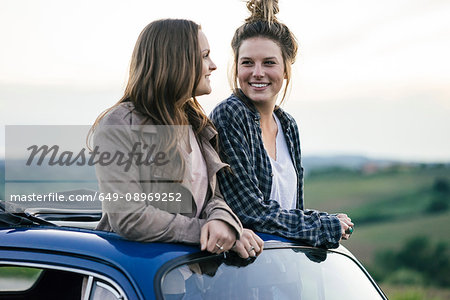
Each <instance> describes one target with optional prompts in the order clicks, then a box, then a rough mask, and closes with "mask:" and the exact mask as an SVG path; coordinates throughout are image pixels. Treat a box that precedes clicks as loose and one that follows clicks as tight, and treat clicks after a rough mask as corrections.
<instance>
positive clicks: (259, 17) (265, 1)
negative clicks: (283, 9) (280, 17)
mask: <svg viewBox="0 0 450 300" xmlns="http://www.w3.org/2000/svg"><path fill="white" fill-rule="evenodd" d="M247 8H248V10H249V11H250V13H251V16H250V17H248V18H247V19H245V21H246V22H247V23H250V22H255V21H266V22H268V23H269V24H271V23H274V22H277V17H276V16H275V15H276V14H277V13H278V12H279V11H280V9H279V8H278V0H249V1H247Z"/></svg>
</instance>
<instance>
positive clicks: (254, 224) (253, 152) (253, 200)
mask: <svg viewBox="0 0 450 300" xmlns="http://www.w3.org/2000/svg"><path fill="white" fill-rule="evenodd" d="M275 114H276V115H277V117H278V118H279V120H280V123H281V125H282V128H283V133H284V136H285V138H286V142H287V146H288V149H289V152H290V154H291V158H292V161H293V163H294V168H295V170H296V173H297V182H298V187H297V208H296V209H291V210H286V209H282V208H281V207H280V205H279V203H278V202H277V201H276V200H273V199H270V191H271V189H272V176H273V174H272V166H271V164H270V159H269V157H268V155H267V153H266V151H265V149H264V145H263V141H262V136H261V128H260V115H259V113H258V111H257V110H256V109H255V107H254V106H253V104H252V103H251V101H250V100H249V99H248V98H247V97H246V96H245V95H244V94H243V93H242V92H240V95H239V97H237V96H236V95H235V94H232V95H231V96H230V97H229V98H228V99H226V100H225V101H223V102H221V103H220V104H219V105H218V106H217V107H216V108H215V109H214V110H213V112H212V113H211V115H210V118H211V119H212V121H213V123H214V125H215V126H216V128H217V130H218V133H219V150H220V155H221V158H222V160H224V161H225V162H227V163H228V164H229V165H230V168H231V170H227V169H222V170H221V171H220V172H219V173H218V179H219V183H220V189H221V191H222V194H223V195H224V198H225V200H226V202H227V203H228V205H229V206H230V207H231V209H232V210H233V211H234V212H235V213H236V214H237V215H238V217H239V218H240V219H241V222H242V224H243V225H244V227H247V228H250V229H254V230H256V231H259V232H265V233H270V234H277V235H281V236H283V237H286V238H290V239H295V240H299V241H302V242H304V243H306V244H308V245H312V246H318V247H326V248H335V247H338V246H339V240H340V237H341V225H340V222H339V219H338V218H337V217H336V216H335V215H330V214H328V213H325V212H319V211H316V210H304V209H303V168H302V164H301V153H300V138H299V133H298V127H297V124H296V122H295V120H294V119H293V118H292V117H291V116H290V115H289V114H287V113H286V112H284V111H283V110H282V109H281V108H279V107H276V108H275Z"/></svg>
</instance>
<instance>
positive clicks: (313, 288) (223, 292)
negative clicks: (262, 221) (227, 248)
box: [0, 210, 387, 300]
mask: <svg viewBox="0 0 450 300" xmlns="http://www.w3.org/2000/svg"><path fill="white" fill-rule="evenodd" d="M99 217H100V211H65V210H59V211H55V210H53V211H52V210H48V211H42V210H41V211H39V210H35V211H32V210H31V211H28V212H23V213H15V214H12V213H6V212H5V211H4V210H3V211H1V212H0V299H77V300H79V299H86V300H87V299H106V300H108V299H129V300H134V299H214V300H220V299H233V300H234V299H318V300H325V299H346V300H350V299H366V300H367V299H387V298H386V296H385V295H384V294H383V292H382V291H381V289H380V288H379V287H378V286H377V284H376V283H375V281H374V280H373V279H372V278H371V277H370V275H369V274H368V273H367V271H366V270H365V269H364V268H363V266H362V265H361V264H360V263H359V262H358V260H357V259H356V258H355V257H354V256H353V255H352V254H351V253H350V252H349V251H348V250H347V249H345V248H344V247H343V246H340V247H339V248H338V249H333V250H325V249H320V248H314V247H309V246H305V245H302V244H299V243H297V242H293V241H290V240H287V239H284V238H281V237H278V236H273V235H267V234H260V236H261V238H262V239H263V240H264V241H265V245H264V251H263V253H262V254H261V255H260V256H259V257H257V258H256V259H242V258H240V257H238V256H237V255H236V254H235V253H231V252H230V253H224V254H221V255H214V254H210V253H207V252H202V251H200V249H199V247H198V246H191V245H184V244H169V243H141V242H133V241H128V240H125V239H123V238H122V237H120V236H119V235H117V234H115V233H109V232H102V231H96V230H94V229H93V228H94V227H95V224H96V221H98V219H99ZM82 227H84V228H82Z"/></svg>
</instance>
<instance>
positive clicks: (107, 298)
mask: <svg viewBox="0 0 450 300" xmlns="http://www.w3.org/2000/svg"><path fill="white" fill-rule="evenodd" d="M118 299H123V297H122V296H121V295H120V294H119V293H118V292H117V291H116V290H115V289H114V288H113V287H112V286H110V285H108V284H106V283H104V282H101V281H95V282H94V284H93V286H92V290H91V296H90V298H89V300H118Z"/></svg>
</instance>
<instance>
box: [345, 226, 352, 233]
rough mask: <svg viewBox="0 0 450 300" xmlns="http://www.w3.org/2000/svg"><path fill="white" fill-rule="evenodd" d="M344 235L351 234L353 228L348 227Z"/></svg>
mask: <svg viewBox="0 0 450 300" xmlns="http://www.w3.org/2000/svg"><path fill="white" fill-rule="evenodd" d="M345 233H346V234H352V233H353V227H348V228H347V230H346V231H345Z"/></svg>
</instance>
